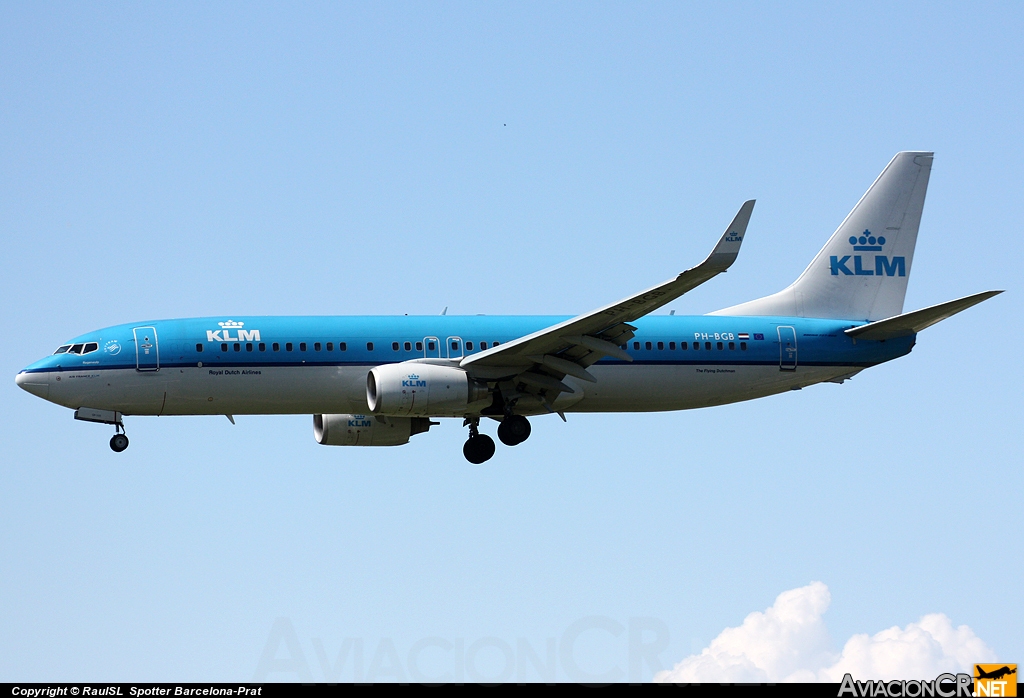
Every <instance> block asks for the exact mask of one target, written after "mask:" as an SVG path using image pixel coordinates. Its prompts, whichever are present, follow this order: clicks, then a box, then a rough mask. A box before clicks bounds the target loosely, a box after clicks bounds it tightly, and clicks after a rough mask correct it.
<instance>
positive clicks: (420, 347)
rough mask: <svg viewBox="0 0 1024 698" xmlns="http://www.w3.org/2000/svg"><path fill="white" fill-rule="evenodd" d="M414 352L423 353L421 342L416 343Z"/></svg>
mask: <svg viewBox="0 0 1024 698" xmlns="http://www.w3.org/2000/svg"><path fill="white" fill-rule="evenodd" d="M416 351H423V342H416Z"/></svg>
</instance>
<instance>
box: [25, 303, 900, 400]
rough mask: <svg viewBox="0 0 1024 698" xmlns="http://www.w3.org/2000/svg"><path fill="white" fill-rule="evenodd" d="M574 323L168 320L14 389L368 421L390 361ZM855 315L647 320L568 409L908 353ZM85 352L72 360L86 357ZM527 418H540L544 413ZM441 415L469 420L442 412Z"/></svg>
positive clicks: (437, 355) (801, 381) (56, 396)
mask: <svg viewBox="0 0 1024 698" xmlns="http://www.w3.org/2000/svg"><path fill="white" fill-rule="evenodd" d="M565 319H567V318H565V317H554V316H397V317H379V316H378V317H374V316H347V317H346V316H343V317H233V318H230V319H227V318H195V319H186V320H159V321H151V322H141V323H133V324H127V325H118V326H114V327H109V328H106V329H103V330H99V331H96V332H91V333H89V334H86V335H82V336H80V337H77V338H75V339H74V340H72V341H70V342H68V343H67V344H65V345H64V346H63V347H62V349H63V348H64V347H68V349H67V350H65V351H63V352H61V353H58V354H54V355H51V356H48V357H46V358H44V359H42V360H40V361H37V362H36V363H34V364H32V365H30V366H28V367H27V368H26V369H25V370H24V371H23V372H22V373H21V374H20V375H19V377H18V383H19V385H22V387H25V388H26V389H27V390H30V391H31V392H33V393H35V394H36V395H39V396H40V397H44V398H45V399H47V400H49V401H51V402H54V403H57V404H60V405H63V406H65V407H69V408H73V409H77V408H79V407H83V406H88V407H91V408H97V409H103V410H112V411H117V412H120V413H122V414H125V415H209V414H217V415H223V414H230V415H242V414H319V413H327V414H330V413H366V412H367V398H366V378H367V373H368V372H369V370H370V369H371V368H373V367H375V366H380V365H382V364H390V363H397V362H404V361H417V362H428V363H441V364H448V365H457V364H458V361H460V360H461V359H463V358H464V357H468V356H471V355H473V354H475V353H479V352H480V351H483V350H486V349H488V348H493V347H494V346H495V345H499V346H500V345H501V344H504V343H506V342H509V341H511V340H514V339H516V338H518V337H522V336H524V335H528V334H530V333H531V332H535V331H537V330H541V329H543V328H545V327H549V326H551V325H553V324H555V323H558V322H561V321H563V320H565ZM859 324H863V323H859V322H855V321H849V320H830V319H808V318H782V317H721V316H665V315H661V316H648V317H644V318H641V319H639V320H637V321H636V322H635V325H636V327H637V331H636V336H635V337H634V338H633V339H632V340H630V341H629V342H628V343H627V344H626V345H624V348H625V349H626V351H627V352H628V353H629V354H630V356H632V358H633V361H632V362H627V361H624V360H621V359H616V358H604V359H602V360H601V361H598V362H597V363H596V364H594V365H593V366H591V367H590V369H589V370H590V372H591V373H592V374H593V375H594V376H595V377H596V378H597V381H596V382H593V383H592V382H587V381H582V380H578V379H576V378H573V377H571V376H567V377H566V378H565V379H564V382H565V383H567V384H568V385H570V386H571V387H572V389H573V391H574V392H572V393H562V394H561V395H559V397H558V399H557V400H556V401H555V403H554V404H553V407H554V408H555V409H556V410H558V411H564V412H649V411H662V410H684V409H693V408H699V407H708V406H712V405H720V404H725V403H731V402H738V401H742V400H749V399H753V398H758V397H763V396H766V395H771V394H775V393H779V392H784V391H786V390H791V389H794V388H800V387H804V386H807V385H811V384H814V383H820V382H823V381H830V380H833V381H834V380H837V379H841V378H843V377H846V376H849V375H851V374H853V373H856V372H857V371H859V370H861V369H864V368H866V367H869V366H873V365H876V364H879V363H882V362H885V361H889V360H891V359H894V358H897V357H899V356H902V355H904V354H907V353H909V352H910V350H911V348H912V347H913V344H914V340H915V337H914V336H908V337H902V338H899V339H894V340H889V341H885V342H879V341H863V340H862V341H855V340H854V339H852V338H850V337H849V336H847V335H846V334H844V332H843V330H845V329H847V328H850V327H853V326H857V325H859ZM86 349H88V350H90V351H87V353H73V352H82V351H84V350H86ZM543 411H544V410H542V409H536V410H532V412H533V413H539V412H543ZM437 416H461V415H456V414H450V415H446V414H439V415H437Z"/></svg>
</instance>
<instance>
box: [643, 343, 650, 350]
mask: <svg viewBox="0 0 1024 698" xmlns="http://www.w3.org/2000/svg"><path fill="white" fill-rule="evenodd" d="M644 349H646V350H647V351H650V350H651V343H650V342H644Z"/></svg>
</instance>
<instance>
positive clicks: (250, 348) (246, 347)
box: [245, 342, 252, 351]
mask: <svg viewBox="0 0 1024 698" xmlns="http://www.w3.org/2000/svg"><path fill="white" fill-rule="evenodd" d="M245 350H246V351H252V342H246V343H245Z"/></svg>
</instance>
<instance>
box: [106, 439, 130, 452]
mask: <svg viewBox="0 0 1024 698" xmlns="http://www.w3.org/2000/svg"><path fill="white" fill-rule="evenodd" d="M126 448H128V437H127V436H125V435H124V434H114V435H113V436H111V437H110V450H112V451H113V452H114V453H120V452H121V451H123V450H125V449H126Z"/></svg>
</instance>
